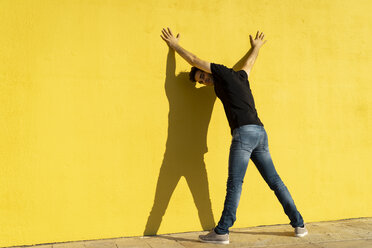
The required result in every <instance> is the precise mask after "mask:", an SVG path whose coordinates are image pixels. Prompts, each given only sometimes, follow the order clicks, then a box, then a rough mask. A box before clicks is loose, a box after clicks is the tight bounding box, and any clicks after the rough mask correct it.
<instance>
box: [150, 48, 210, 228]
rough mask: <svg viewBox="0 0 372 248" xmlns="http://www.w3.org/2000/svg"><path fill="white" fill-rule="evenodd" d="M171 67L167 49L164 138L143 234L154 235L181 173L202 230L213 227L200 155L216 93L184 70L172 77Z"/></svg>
mask: <svg viewBox="0 0 372 248" xmlns="http://www.w3.org/2000/svg"><path fill="white" fill-rule="evenodd" d="M175 70H176V60H175V52H174V50H173V49H169V52H168V57H167V66H166V79H165V92H166V95H167V98H168V101H169V114H168V138H167V143H166V150H165V153H164V158H163V162H162V165H161V168H160V173H159V178H158V182H157V186H156V193H155V199H154V204H153V206H152V209H151V212H150V215H149V217H148V220H147V224H146V228H145V231H144V235H156V234H157V232H158V230H159V227H160V224H161V221H162V218H163V216H164V214H165V211H166V209H167V207H168V204H169V201H170V199H171V196H172V194H173V192H174V190H175V188H176V186H177V184H178V182H179V180H180V178H181V177H182V176H183V177H184V178H185V179H186V182H187V184H188V186H189V188H190V191H191V194H192V196H193V199H194V203H195V205H196V208H197V210H198V214H199V219H200V223H201V225H202V228H203V230H209V229H212V228H213V227H214V226H215V221H214V217H213V212H212V206H211V200H210V195H209V186H208V177H207V171H206V168H205V163H204V154H205V153H206V152H207V151H208V148H207V132H208V126H209V122H210V119H211V114H212V110H213V105H214V102H215V100H216V95H215V93H214V90H213V87H207V86H203V87H200V88H196V87H195V86H196V83H195V82H194V83H193V82H191V81H190V80H189V76H188V73H186V72H181V73H180V74H178V75H177V76H176V75H175ZM189 207H190V206H185V208H189ZM180 224H181V223H180Z"/></svg>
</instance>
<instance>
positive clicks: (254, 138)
mask: <svg viewBox="0 0 372 248" xmlns="http://www.w3.org/2000/svg"><path fill="white" fill-rule="evenodd" d="M238 133H239V142H240V144H241V149H243V150H247V151H250V152H252V150H253V149H254V148H255V147H256V146H257V145H258V143H259V141H260V133H259V132H257V131H241V130H240V131H239V132H238Z"/></svg>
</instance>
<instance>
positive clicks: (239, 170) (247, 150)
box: [214, 127, 259, 234]
mask: <svg viewBox="0 0 372 248" xmlns="http://www.w3.org/2000/svg"><path fill="white" fill-rule="evenodd" d="M253 128H254V127H253ZM258 138H259V134H258V133H257V132H256V130H255V129H254V130H251V131H249V132H246V131H245V130H244V128H239V129H238V130H236V131H235V132H234V135H233V140H232V143H231V147H230V155H229V175H228V179H227V189H226V198H225V203H224V209H223V212H222V216H221V219H220V221H219V223H218V225H217V226H216V228H215V229H214V231H215V232H216V233H217V234H226V233H229V228H230V227H231V226H232V225H233V224H234V222H235V220H236V210H237V208H238V204H239V201H240V195H241V192H242V184H243V179H244V176H245V172H246V170H247V166H248V161H249V158H250V156H251V152H252V150H253V148H254V147H255V146H256V145H257V143H258V140H259V139H258Z"/></svg>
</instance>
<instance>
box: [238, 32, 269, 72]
mask: <svg viewBox="0 0 372 248" xmlns="http://www.w3.org/2000/svg"><path fill="white" fill-rule="evenodd" d="M264 37H265V35H264V33H262V32H261V34H260V35H259V31H257V34H256V38H255V39H253V38H252V36H251V35H249V38H250V42H251V50H250V51H249V52H250V54H249V56H248V57H247V60H246V61H244V64H243V67H242V70H244V71H245V72H246V73H247V75H248V76H249V73H250V72H251V70H252V67H253V65H254V63H255V61H256V58H257V56H258V51H259V50H260V48H261V47H262V46H263V44H265V43H266V40H265V41H264V40H263V39H264Z"/></svg>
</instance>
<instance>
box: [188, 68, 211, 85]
mask: <svg viewBox="0 0 372 248" xmlns="http://www.w3.org/2000/svg"><path fill="white" fill-rule="evenodd" d="M189 77H190V80H191V82H199V83H201V84H204V85H206V86H213V77H212V74H210V73H208V72H205V71H202V70H200V69H198V68H196V67H195V66H193V67H192V68H191V71H190V74H189Z"/></svg>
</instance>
